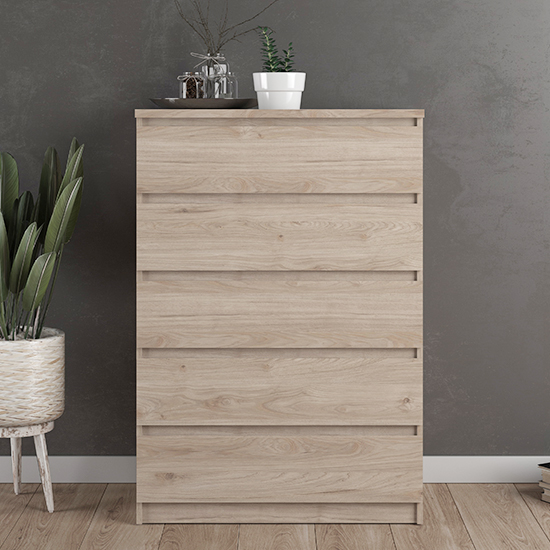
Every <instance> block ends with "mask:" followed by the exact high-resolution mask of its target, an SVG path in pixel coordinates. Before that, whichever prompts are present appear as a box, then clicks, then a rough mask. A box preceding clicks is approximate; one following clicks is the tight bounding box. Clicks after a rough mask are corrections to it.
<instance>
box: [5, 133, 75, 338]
mask: <svg viewBox="0 0 550 550" xmlns="http://www.w3.org/2000/svg"><path fill="white" fill-rule="evenodd" d="M83 152H84V145H80V144H79V143H78V141H77V140H76V138H74V139H73V140H72V142H71V146H70V149H69V155H68V159H67V164H66V167H65V170H64V171H62V169H61V164H60V162H59V156H58V154H57V151H56V150H55V149H54V148H53V147H48V149H47V151H46V155H45V157H44V164H43V166H42V173H41V176H40V185H39V190H38V196H37V198H36V200H35V199H34V197H33V195H32V193H31V192H30V191H25V192H24V193H22V194H21V195H20V194H19V171H18V169H17V163H16V161H15V159H14V158H13V157H12V156H11V155H10V154H9V153H0V339H4V340H19V339H23V338H25V339H36V338H40V335H41V333H42V329H43V327H44V320H45V317H46V313H47V312H48V307H49V305H50V302H51V299H52V293H53V288H54V285H55V280H56V278H57V273H58V270H59V264H60V262H61V255H62V253H63V247H64V246H65V244H66V243H67V242H69V240H70V239H71V237H72V235H73V232H74V228H75V225H76V220H77V217H78V212H79V210H80V203H81V199H82V178H83V165H82V155H83Z"/></svg>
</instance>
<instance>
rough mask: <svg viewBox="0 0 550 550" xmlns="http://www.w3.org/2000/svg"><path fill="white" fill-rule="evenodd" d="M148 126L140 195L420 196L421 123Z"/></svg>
mask: <svg viewBox="0 0 550 550" xmlns="http://www.w3.org/2000/svg"><path fill="white" fill-rule="evenodd" d="M180 122H181V125H176V126H141V127H139V128H138V141H137V187H138V192H139V193H419V192H421V190H422V128H420V127H416V126H411V127H408V126H394V127H392V126H366V125H361V121H359V120H358V121H357V125H349V124H346V125H345V126H338V125H330V124H327V123H324V122H323V121H322V120H319V121H318V123H316V124H309V125H303V126H300V125H299V122H297V121H293V120H289V121H288V124H282V125H281V124H280V125H273V124H272V123H271V124H270V122H269V120H265V121H263V123H260V124H257V125H254V126H247V125H245V124H243V123H242V121H241V123H240V124H234V125H233V124H227V122H226V123H225V124H213V125H207V126H202V127H201V126H197V125H193V124H188V125H185V124H186V121H185V120H181V121H180Z"/></svg>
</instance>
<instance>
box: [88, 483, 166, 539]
mask: <svg viewBox="0 0 550 550" xmlns="http://www.w3.org/2000/svg"><path fill="white" fill-rule="evenodd" d="M135 497H136V488H135V485H134V484H128V483H127V484H115V483H111V484H109V485H108V486H107V489H106V490H105V493H104V494H103V497H102V499H101V502H100V503H99V506H98V507H97V510H96V511H95V514H94V517H93V519H92V522H91V524H90V527H89V529H88V531H87V532H86V536H85V537H84V540H83V541H82V545H81V546H80V547H79V550H111V549H115V548H116V550H157V548H158V546H159V542H160V539H161V536H162V532H163V528H162V526H161V525H136V524H135V523H136V522H135Z"/></svg>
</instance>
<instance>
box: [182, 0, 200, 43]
mask: <svg viewBox="0 0 550 550" xmlns="http://www.w3.org/2000/svg"><path fill="white" fill-rule="evenodd" d="M174 4H175V5H176V8H177V10H178V13H179V14H180V17H181V18H182V19H183V20H184V21H185V22H186V23H187V24H188V25H189V27H190V28H191V29H192V30H193V31H194V32H195V33H196V34H198V35H199V37H200V38H201V39H202V40H203V42H204V43H205V44H206V45H208V42H207V39H206V37H205V36H204V35H203V34H202V33H201V32H200V31H199V30H198V29H197V28H196V27H195V25H193V23H196V24H198V21H195V20H194V19H189V18H187V17H186V15H185V14H184V13H183V10H182V8H181V5H180V3H179V1H178V0H174Z"/></svg>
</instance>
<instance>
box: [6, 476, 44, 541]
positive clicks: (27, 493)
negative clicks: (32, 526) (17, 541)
mask: <svg viewBox="0 0 550 550" xmlns="http://www.w3.org/2000/svg"><path fill="white" fill-rule="evenodd" d="M37 489H38V484H37V483H23V484H22V485H21V493H20V494H18V495H16V494H15V493H14V492H13V485H11V484H7V483H6V484H4V483H3V484H1V485H0V547H1V546H2V543H3V542H4V541H5V540H6V538H7V537H8V535H9V534H10V532H11V530H12V529H13V527H14V526H15V524H16V523H17V521H18V520H19V518H20V517H21V514H22V513H23V511H24V510H25V508H26V507H27V504H28V503H29V501H30V500H31V498H32V496H33V495H34V493H35V492H36V490H37Z"/></svg>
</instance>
